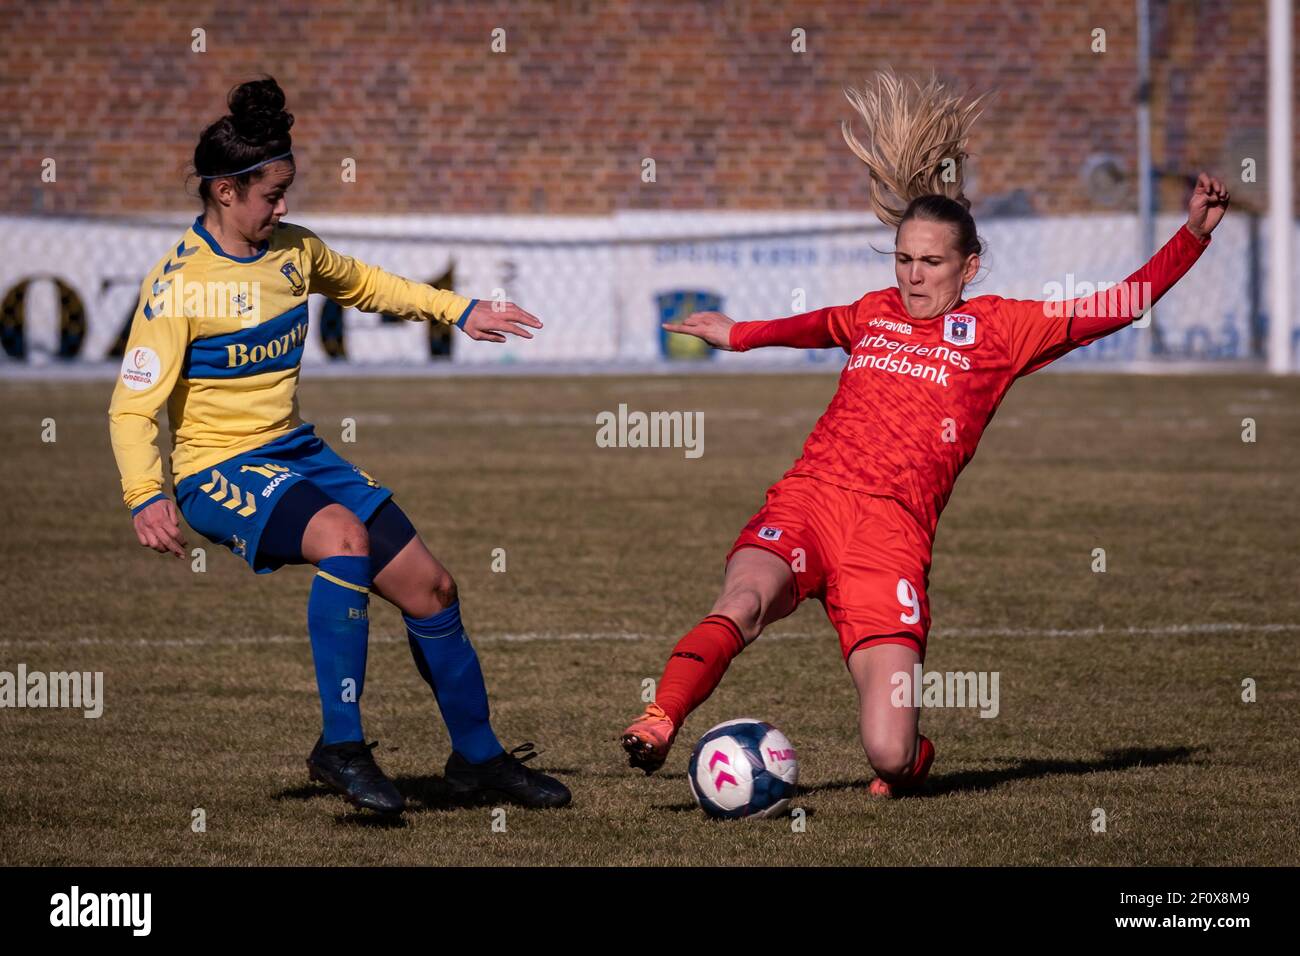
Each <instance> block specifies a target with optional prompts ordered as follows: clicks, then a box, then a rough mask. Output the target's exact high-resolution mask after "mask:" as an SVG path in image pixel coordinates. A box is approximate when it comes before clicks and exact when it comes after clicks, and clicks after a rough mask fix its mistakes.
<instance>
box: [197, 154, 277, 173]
mask: <svg viewBox="0 0 1300 956" xmlns="http://www.w3.org/2000/svg"><path fill="white" fill-rule="evenodd" d="M292 156H293V150H290V151H289V152H287V153H281V154H280V155H279V156H272V157H271V158H270V159H264V160H262V161H261V162H260V163H254V164H253V165H252V166H249V167H248V168H247V169H237V170H235V171H234V172H233V173H217V174H216V175H214V176H199V179H225V178H226V177H227V176H242V175H244V173H251V172H252V171H253V170H255V169H261V168H262V167H263V166H265V165H266V164H267V163H273V162H275V161H276V160H277V159H289V158H290V157H292Z"/></svg>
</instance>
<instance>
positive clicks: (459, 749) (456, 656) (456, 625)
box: [402, 601, 505, 763]
mask: <svg viewBox="0 0 1300 956" xmlns="http://www.w3.org/2000/svg"><path fill="white" fill-rule="evenodd" d="M402 620H404V621H405V622H406V637H407V640H408V641H409V642H410V644H411V656H412V657H414V658H415V666H416V667H417V668H419V670H420V676H421V677H423V678H424V680H425V682H426V683H427V684H428V685H429V686H430V687H432V688H433V696H434V698H435V699H436V700H437V701H438V709H439V710H441V711H442V719H443V721H444V722H445V723H446V724H447V731H448V733H450V734H451V746H452V749H453V750H455V751H456V753H458V754H460V755H461V756H462V757H464V758H465V759H466V760H468V761H469V762H470V763H483V762H484V761H486V760H491V759H492V758H493V757H495V756H497V755H498V754H500V753H502V752H503V751H504V750H505V748H504V747H502V746H501V742H500V741H499V740H497V736H496V734H494V733H493V732H492V724H491V723H490V722H489V720H488V699H487V688H486V687H485V686H484V685H483V670H482V668H480V667H479V664H478V655H477V654H475V653H474V645H473V644H471V643H470V642H469V636H468V635H467V634H466V633H465V628H464V626H463V625H462V624H461V623H460V602H459V601H457V602H456V603H454V604H452V605H451V606H450V607H447V608H444V609H443V610H441V611H439V612H438V613H437V614H433V615H430V616H429V617H426V618H424V619H423V620H417V619H416V618H413V617H407V616H406V615H405V614H403V615H402Z"/></svg>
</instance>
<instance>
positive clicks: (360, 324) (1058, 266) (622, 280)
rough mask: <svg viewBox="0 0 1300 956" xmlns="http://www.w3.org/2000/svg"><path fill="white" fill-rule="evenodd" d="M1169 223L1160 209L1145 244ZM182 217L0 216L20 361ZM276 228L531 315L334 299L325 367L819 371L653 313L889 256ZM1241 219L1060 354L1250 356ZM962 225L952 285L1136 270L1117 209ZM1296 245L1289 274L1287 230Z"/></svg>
mask: <svg viewBox="0 0 1300 956" xmlns="http://www.w3.org/2000/svg"><path fill="white" fill-rule="evenodd" d="M1182 218H1183V217H1182V216H1181V215H1173V214H1171V215H1168V216H1162V217H1160V219H1159V221H1158V224H1157V230H1156V236H1157V239H1156V242H1157V246H1159V245H1160V244H1163V242H1164V241H1165V240H1166V239H1168V238H1169V237H1170V236H1171V235H1172V234H1173V233H1174V231H1175V230H1176V229H1177V228H1178V226H1179V225H1180V223H1181V222H1182ZM191 219H192V217H189V216H181V215H177V216H161V217H153V218H151V219H149V220H130V219H111V220H90V219H71V218H48V217H45V218H43V217H30V216H13V215H6V216H0V295H6V296H9V293H10V292H12V291H13V290H14V289H15V288H16V287H18V286H20V285H21V284H23V283H24V282H26V283H27V287H26V294H25V296H24V297H23V301H22V302H21V308H18V309H15V308H14V305H13V302H14V298H13V297H12V296H9V309H8V312H7V314H6V316H5V323H6V324H5V327H4V331H5V335H6V346H7V347H11V346H13V345H14V343H15V342H16V341H18V340H17V338H16V337H15V336H16V334H17V333H16V329H17V325H16V322H17V321H18V319H17V318H16V316H19V315H20V316H21V320H22V328H21V333H22V335H21V339H22V342H23V345H24V348H25V358H24V361H25V362H27V363H29V364H40V363H41V362H48V361H49V358H50V356H52V355H54V354H56V353H57V352H58V350H59V348H60V345H61V344H62V346H63V348H64V349H65V351H66V350H67V349H68V348H69V344H68V343H69V338H68V331H69V330H68V327H67V326H68V321H67V315H66V309H65V310H64V313H63V314H61V303H60V296H59V294H58V292H57V286H56V284H55V283H54V281H53V280H54V279H59V280H62V282H63V283H65V284H66V286H67V287H68V288H70V289H71V290H72V291H73V292H74V293H75V294H76V296H77V297H78V298H79V299H80V301H81V302H82V303H83V304H84V307H85V333H84V336H83V337H82V338H81V340H80V344H79V346H77V348H76V357H77V359H78V360H80V361H86V362H97V361H105V360H108V359H110V358H111V350H112V348H113V346H114V343H115V342H117V341H118V340H119V336H120V333H121V331H122V328H123V326H124V323H125V321H126V319H127V318H128V316H129V315H130V314H131V311H132V309H133V307H134V305H135V299H136V294H137V292H138V288H139V283H140V281H141V279H142V278H143V277H144V274H145V272H146V270H148V269H149V268H150V267H151V266H152V265H153V264H154V263H155V262H156V261H157V260H158V259H159V258H160V256H162V255H163V254H165V253H166V252H167V251H168V250H169V249H171V248H173V247H174V246H175V244H176V242H177V241H178V240H179V239H180V236H181V234H182V233H183V231H184V229H185V227H186V226H187V225H188V223H189V222H190V221H191ZM294 221H296V222H301V223H303V224H305V225H308V226H309V227H310V228H312V229H313V230H314V231H316V232H317V233H318V234H320V235H321V237H322V238H323V239H324V240H325V241H326V242H327V243H329V244H330V245H331V246H333V247H334V248H335V249H337V250H338V251H340V252H343V253H346V254H348V255H352V256H355V257H356V258H358V259H361V260H363V261H366V262H369V263H372V264H374V265H377V266H380V267H382V268H384V269H387V270H389V271H391V272H395V273H397V274H400V275H404V276H406V277H408V278H411V279H415V280H418V281H433V280H435V279H437V278H439V277H441V276H443V275H444V274H446V273H448V271H450V272H451V275H452V276H453V279H454V286H455V288H456V290H457V291H458V292H460V293H461V294H463V295H469V296H476V297H480V298H485V299H490V298H492V297H493V296H494V295H503V296H504V297H506V298H509V299H510V300H512V301H515V302H517V303H519V304H520V305H521V306H522V307H524V308H526V309H527V310H528V311H530V312H533V313H534V314H536V315H538V316H540V317H541V318H542V319H543V320H544V321H545V323H546V329H545V331H544V332H543V333H542V334H540V335H539V336H538V337H537V338H536V339H535V340H533V341H530V342H523V341H511V342H510V343H509V344H507V345H504V346H502V345H492V344H487V343H477V342H472V341H470V340H469V339H468V338H466V337H464V336H463V335H460V334H459V333H457V334H455V335H453V336H452V347H451V354H450V356H448V357H441V358H439V357H435V356H434V354H433V350H432V349H431V345H430V341H429V335H428V330H427V329H426V327H425V326H424V325H423V324H422V323H406V322H386V321H383V319H382V318H381V317H379V316H374V315H366V314H363V313H359V312H356V311H355V310H346V311H344V312H343V313H342V338H343V342H344V345H345V350H346V355H347V358H346V360H345V362H344V363H338V362H332V363H331V364H334V365H338V364H347V365H358V366H363V367H367V368H374V367H376V366H380V365H433V364H435V363H443V364H445V363H448V362H450V363H451V364H452V365H454V366H472V367H475V368H480V369H482V370H485V371H486V370H490V369H491V368H495V367H501V366H518V365H520V364H521V363H527V364H529V365H532V364H547V363H559V362H564V363H585V364H587V365H590V366H599V365H604V364H608V365H610V366H618V365H620V364H629V363H636V364H643V363H653V362H670V363H673V364H679V365H682V366H686V367H693V366H700V367H707V366H708V365H715V364H716V365H720V366H721V365H727V364H729V363H732V362H736V361H745V362H750V363H754V362H761V363H781V364H793V365H795V366H797V367H817V366H822V367H827V368H833V367H837V364H838V360H839V357H838V354H837V353H831V354H827V353H800V352H796V351H794V350H785V349H773V350H765V352H764V353H762V355H761V357H760V356H757V355H747V356H744V357H741V356H736V355H729V354H714V355H713V356H712V357H710V358H707V359H705V360H703V361H701V360H698V359H693V358H692V357H691V348H690V346H691V345H692V344H693V343H692V342H691V341H690V340H685V339H681V338H680V337H678V338H677V341H676V342H672V343H669V342H668V341H667V340H666V338H665V337H664V336H663V335H662V334H661V332H660V329H659V323H660V321H662V320H663V319H664V318H666V317H672V316H673V315H676V314H682V313H684V312H688V311H690V310H692V309H698V308H718V309H720V310H721V311H724V312H726V313H727V314H728V315H730V316H732V317H733V318H735V319H738V320H747V319H766V318H776V317H779V316H784V315H790V314H792V313H795V312H799V311H806V310H809V309H815V308H818V307H821V306H824V305H833V304H841V303H847V302H851V301H853V300H855V299H857V298H858V297H860V296H861V295H862V294H863V293H864V292H866V291H869V290H872V289H879V288H885V287H887V286H890V285H893V284H895V279H894V272H893V266H892V263H891V261H890V259H889V258H888V257H887V256H885V255H882V254H881V253H879V252H876V251H875V250H877V249H879V250H888V249H889V248H890V243H891V240H892V234H891V232H890V231H889V230H886V229H884V228H883V227H881V226H880V225H879V224H878V223H876V222H875V221H874V220H873V219H868V218H867V217H865V216H864V215H862V214H861V213H843V214H835V213H809V214H799V213H741V212H737V213H710V212H697V213H636V212H626V213H618V214H615V215H612V216H601V217H563V216H553V217H552V216H546V217H542V216H537V217H523V216H480V217H470V216H365V217H353V216H337V215H333V216H324V215H322V216H313V215H304V216H301V217H295V218H294ZM1256 229H1257V230H1258V235H1259V236H1266V235H1267V231H1266V230H1267V223H1266V221H1265V220H1259V221H1258V222H1257V223H1252V220H1251V219H1250V217H1248V216H1246V215H1244V214H1231V213H1230V214H1229V216H1228V217H1227V219H1226V220H1225V221H1224V222H1223V224H1222V225H1221V226H1220V228H1219V229H1218V230H1217V231H1216V232H1215V235H1214V242H1213V244H1212V246H1211V248H1210V250H1208V251H1207V252H1206V254H1205V255H1204V256H1203V257H1202V259H1201V261H1200V262H1198V263H1197V265H1196V266H1195V267H1194V268H1193V269H1192V271H1191V273H1189V274H1188V275H1187V276H1186V277H1185V278H1184V279H1183V280H1182V282H1180V283H1179V285H1178V286H1176V287H1175V288H1174V290H1173V291H1171V292H1170V293H1169V294H1168V295H1167V296H1166V298H1165V299H1164V300H1163V301H1162V302H1161V303H1160V305H1159V306H1157V308H1156V310H1155V312H1156V323H1155V325H1156V328H1157V329H1158V332H1159V335H1158V338H1157V337H1156V336H1152V335H1151V334H1150V333H1148V332H1144V331H1142V330H1139V329H1129V330H1125V331H1123V332H1120V333H1118V334H1116V335H1114V336H1111V337H1110V338H1108V339H1105V340H1103V341H1101V342H1098V343H1096V344H1094V345H1093V346H1091V347H1090V348H1088V349H1084V350H1080V351H1078V352H1076V353H1074V354H1073V355H1071V356H1069V357H1068V358H1067V359H1065V360H1063V364H1066V365H1081V364H1085V363H1086V364H1091V365H1096V366H1098V367H1118V366H1122V365H1124V364H1126V363H1131V362H1133V361H1135V360H1145V359H1152V360H1155V361H1174V360H1176V361H1191V362H1197V363H1204V364H1206V365H1209V366H1223V365H1224V363H1230V362H1232V361H1234V360H1238V361H1239V360H1243V359H1245V360H1251V359H1255V360H1258V359H1262V358H1263V348H1264V343H1265V342H1266V341H1267V335H1266V333H1265V332H1264V329H1265V326H1266V321H1267V320H1266V318H1265V316H1264V315H1263V314H1262V312H1263V310H1264V309H1265V308H1266V303H1267V297H1266V294H1265V290H1266V288H1267V278H1268V276H1267V270H1268V262H1267V258H1266V254H1264V253H1262V252H1261V253H1256V252H1254V251H1253V250H1256V249H1259V250H1263V248H1264V244H1263V243H1260V242H1253V241H1252V230H1256ZM980 231H981V235H982V237H983V238H984V239H985V240H986V241H987V242H988V245H989V252H988V255H987V256H986V257H985V258H984V260H983V261H984V268H983V269H981V272H980V275H979V276H978V277H977V281H976V283H975V284H974V285H972V286H970V287H968V289H967V295H968V296H975V295H981V294H985V293H993V294H999V295H1006V296H1011V297H1015V298H1031V299H1043V298H1059V297H1062V296H1065V297H1069V296H1072V295H1079V294H1086V293H1087V292H1088V291H1091V286H1094V285H1095V284H1096V283H1108V282H1118V281H1120V280H1122V279H1124V278H1125V277H1126V276H1127V275H1128V274H1129V273H1130V272H1132V271H1133V270H1134V269H1135V268H1136V267H1137V266H1138V265H1140V263H1141V256H1140V255H1139V252H1138V241H1137V221H1136V218H1135V217H1133V216H1131V215H1079V216H1059V217H1039V218H1007V219H986V220H984V221H981V222H980ZM873 246H874V249H873ZM1296 249H1297V254H1298V261H1297V263H1296V264H1295V267H1296V269H1297V271H1300V241H1297V242H1296ZM1257 259H1258V261H1256V260H1257ZM29 280H30V281H29ZM323 307H324V303H323V301H322V300H321V297H320V296H313V297H312V303H311V315H312V321H313V332H312V334H311V335H310V336H309V339H308V343H307V347H306V351H305V354H304V362H305V363H307V364H320V363H325V362H329V361H330V359H329V358H328V356H327V354H326V350H325V348H324V347H323V346H322V340H321V335H320V333H321V331H322V324H323V323H322V322H321V318H322V309H323ZM324 324H325V325H326V326H328V323H324ZM1292 325H1293V327H1296V326H1297V325H1300V323H1296V322H1294V321H1293V323H1292ZM61 327H62V332H61ZM325 331H326V332H331V329H330V328H328V327H327V328H326V329H325ZM337 331H338V329H337V328H335V329H333V332H334V333H337ZM61 335H62V337H61ZM0 367H3V366H0ZM9 367H12V365H10V366H9Z"/></svg>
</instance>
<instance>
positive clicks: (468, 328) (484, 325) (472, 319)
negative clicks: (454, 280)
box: [462, 299, 542, 342]
mask: <svg viewBox="0 0 1300 956" xmlns="http://www.w3.org/2000/svg"><path fill="white" fill-rule="evenodd" d="M524 326H527V327H528V328H524ZM541 327H542V323H541V320H540V319H538V318H537V316H535V315H529V314H528V313H527V312H525V311H524V310H523V309H521V308H519V306H517V305H515V304H514V303H513V302H496V301H490V300H487V299H480V300H479V301H478V302H477V303H476V304H475V306H474V308H473V309H471V310H470V313H469V318H468V319H466V320H465V325H464V326H462V328H463V330H464V332H465V334H466V335H468V336H469V337H470V338H471V339H474V340H475V341H478V342H504V341H505V340H506V337H505V335H503V334H502V333H505V332H509V333H510V334H511V335H517V336H519V337H520V338H521V339H531V338H532V337H533V334H532V333H531V332H529V331H528V329H540V328H541Z"/></svg>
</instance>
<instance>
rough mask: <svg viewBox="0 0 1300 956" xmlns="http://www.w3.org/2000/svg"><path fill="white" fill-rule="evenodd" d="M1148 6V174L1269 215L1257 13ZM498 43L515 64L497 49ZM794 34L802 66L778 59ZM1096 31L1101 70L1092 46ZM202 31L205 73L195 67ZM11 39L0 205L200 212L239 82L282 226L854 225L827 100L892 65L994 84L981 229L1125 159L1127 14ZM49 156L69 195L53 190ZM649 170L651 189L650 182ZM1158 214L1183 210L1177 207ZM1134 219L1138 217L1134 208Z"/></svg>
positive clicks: (155, 32)
mask: <svg viewBox="0 0 1300 956" xmlns="http://www.w3.org/2000/svg"><path fill="white" fill-rule="evenodd" d="M1152 7H1153V10H1154V11H1155V15H1154V27H1155V29H1154V41H1155V42H1154V50H1153V52H1154V63H1155V76H1154V81H1155V82H1154V94H1155V140H1154V144H1155V155H1156V161H1157V163H1158V164H1161V165H1165V166H1168V167H1169V168H1171V169H1174V170H1192V169H1196V168H1200V167H1203V166H1208V167H1209V168H1211V169H1213V170H1214V171H1216V172H1218V173H1219V174H1220V175H1225V176H1232V177H1233V186H1232V188H1233V189H1234V193H1236V194H1237V195H1238V197H1239V198H1241V199H1242V200H1243V201H1245V202H1256V203H1262V202H1263V201H1264V200H1265V190H1264V188H1263V185H1261V186H1258V187H1255V188H1253V189H1251V188H1249V187H1244V186H1242V185H1241V184H1240V183H1239V182H1237V179H1238V178H1239V175H1240V172H1239V171H1240V162H1241V158H1242V157H1243V156H1247V155H1250V156H1254V158H1256V159H1257V161H1258V163H1259V176H1260V181H1261V184H1265V183H1266V181H1267V175H1268V172H1267V168H1266V162H1265V160H1266V155H1265V152H1264V132H1265V126H1266V114H1265V102H1264V96H1265V90H1266V78H1265V57H1266V46H1265V42H1266V41H1265V36H1264V32H1265V4H1264V3H1263V2H1262V0H1260V2H1252V0H1236V2H1234V0H1165V2H1161V0H1153V2H1152ZM241 8H242V9H243V10H244V13H243V14H242V15H240V16H238V17H236V16H232V15H231V11H233V10H238V9H241ZM497 27H500V28H503V29H504V30H505V31H506V43H507V52H506V53H501V54H497V53H493V52H491V49H490V40H491V33H492V30H493V29H494V28H497ZM795 27H801V28H803V29H804V30H806V31H807V46H808V52H806V53H803V54H796V53H793V52H792V51H791V30H792V29H794V28H795ZM1096 27H1101V28H1104V29H1105V30H1106V32H1107V47H1108V52H1106V53H1105V54H1100V55H1099V54H1095V53H1093V52H1091V50H1090V44H1091V31H1092V30H1093V29H1094V28H1096ZM195 28H202V29H203V30H204V31H206V42H207V52H206V53H194V52H191V49H190V47H191V31H192V30H194V29H195ZM0 36H3V37H4V38H5V39H4V51H3V54H2V56H0V118H2V119H3V122H2V123H0V209H4V210H6V211H61V212H70V211H89V212H105V213H107V212H135V211H157V210H171V209H178V208H184V207H186V206H187V205H190V204H191V203H194V202H195V200H192V199H187V198H186V195H185V191H184V190H185V182H184V167H185V165H186V164H187V162H188V161H189V160H190V158H191V157H192V153H193V148H194V143H195V141H196V139H197V137H198V134H199V132H200V130H201V129H202V128H203V127H204V126H205V125H206V124H207V123H208V122H210V121H212V120H213V119H216V118H217V117H218V116H219V115H220V114H221V113H222V112H224V109H223V107H224V97H225V94H226V92H227V90H228V89H229V88H230V87H231V86H232V85H233V84H234V83H236V82H238V81H239V80H242V79H247V78H249V77H250V76H252V75H253V74H255V73H258V72H261V71H266V72H270V73H272V74H273V75H274V76H275V77H276V78H277V79H278V80H279V82H280V84H281V85H282V86H283V87H284V88H285V90H286V92H287V94H288V97H289V109H290V110H291V111H292V112H293V113H294V114H295V116H296V117H297V122H296V125H295V127H294V139H295V155H296V157H297V159H298V165H299V172H298V178H297V181H296V183H295V186H294V190H293V192H292V193H291V194H290V201H291V208H297V209H303V208H308V209H314V210H328V211H334V212H348V211H356V212H378V213H393V212H405V211H423V212H511V213H531V212H537V213H541V212H548V213H593V212H607V211H609V210H612V209H698V208H717V209H853V208H863V207H864V206H865V197H866V190H865V186H864V184H865V176H864V169H863V167H862V166H861V164H860V163H859V162H858V160H857V159H856V158H854V157H853V155H852V154H851V153H850V152H849V151H848V149H847V148H846V147H845V145H844V143H843V141H842V139H841V138H840V132H839V123H840V121H841V120H842V119H846V118H849V117H850V116H851V110H850V109H849V107H848V105H847V103H846V102H845V100H844V98H843V96H842V94H841V89H842V87H843V86H845V85H847V84H853V83H858V82H861V81H862V80H863V79H865V78H866V77H867V76H868V75H869V74H870V73H871V71H872V70H873V69H874V68H876V67H878V66H883V65H885V64H890V65H892V66H894V67H895V68H896V69H898V70H900V71H905V72H914V73H917V74H922V73H924V72H925V71H928V70H929V69H930V68H931V67H933V68H935V69H936V70H937V71H938V72H939V75H940V76H941V78H943V79H944V80H946V81H949V82H951V83H955V84H958V85H960V86H968V87H970V88H973V89H978V90H982V89H986V88H996V90H997V95H996V98H995V99H994V100H993V102H992V103H990V105H989V107H988V109H987V111H986V113H985V115H984V117H983V118H982V119H981V121H980V125H979V126H978V128H977V131H976V134H975V137H974V141H973V152H974V154H975V158H974V160H973V161H972V164H971V167H970V170H971V175H972V180H973V181H972V184H971V188H970V190H969V191H970V192H971V195H972V198H974V199H975V200H976V201H977V206H976V212H977V213H979V212H980V211H981V208H985V209H988V208H990V206H989V202H990V201H991V200H1002V201H1003V202H1004V203H1005V202H1009V203H1010V204H1011V206H1012V208H1028V209H1032V210H1035V211H1038V212H1041V213H1059V212H1069V211H1079V210H1088V209H1092V208H1097V207H1096V206H1095V205H1093V201H1092V199H1091V198H1090V196H1089V195H1088V194H1087V192H1086V191H1085V190H1084V188H1083V184H1082V180H1081V177H1080V175H1079V173H1080V167H1081V165H1082V162H1083V160H1084V159H1085V158H1086V157H1087V156H1088V155H1090V154H1094V153H1113V154H1116V155H1118V156H1119V157H1120V158H1121V159H1122V160H1123V162H1124V163H1125V164H1126V166H1127V167H1128V168H1129V170H1130V172H1131V171H1132V169H1133V168H1134V166H1135V158H1134V152H1135V150H1134V142H1135V128H1136V127H1135V118H1134V110H1133V98H1134V70H1135V63H1136V58H1135V52H1134V46H1135V37H1136V27H1135V21H1134V4H1133V2H1132V0H1090V2H1085V3H1074V2H1064V0H1053V2H1043V3H1034V4H1025V5H1023V6H1019V5H1013V4H1007V3H1005V2H1003V0H966V2H961V0H957V2H933V3H921V2H886V0H868V2H853V0H832V2H825V3H808V2H800V3H795V2H753V3H742V2H728V3H714V2H687V0H682V2H664V0H642V2H627V0H618V2H609V3H598V2H570V3H550V2H525V3H496V2H478V3H473V2H455V3H413V2H396V3H391V2H389V3H385V2H378V0H352V2H345V0H319V2H317V0H313V2H307V0H279V2H275V3H258V4H248V5H246V6H245V5H242V4H234V3H179V2H162V3H147V4H146V3H135V2H121V0H113V2H103V3H74V2H67V0H51V2H31V0H0ZM1297 48H1298V49H1300V31H1298V40H1297ZM1297 134H1298V135H1300V124H1298V125H1297ZM1298 149H1300V147H1298ZM45 157H52V158H54V159H55V160H56V162H57V173H58V179H57V182H56V183H52V184H43V183H42V182H41V180H40V168H41V161H42V159H43V158H45ZM344 157H352V158H354V159H355V160H356V162H357V170H358V177H357V181H356V182H355V183H346V184H345V183H342V182H341V181H340V175H339V171H340V162H341V161H342V160H343V158H344ZM645 157H652V158H654V159H655V161H656V164H657V180H658V181H657V182H656V183H653V184H645V183H642V181H641V176H640V172H641V161H642V159H643V158H645ZM191 190H192V187H191ZM1017 191H1022V192H1021V193H1019V194H1017ZM1297 192H1298V193H1300V190H1297ZM1161 198H1162V203H1163V204H1164V206H1165V208H1174V207H1175V206H1176V205H1178V204H1181V202H1183V201H1184V200H1183V195H1182V187H1180V186H1179V185H1178V184H1177V183H1176V182H1171V183H1170V184H1169V185H1167V186H1166V188H1165V189H1163V190H1162V196H1161ZM1017 200H1018V206H1017ZM1122 201H1123V203H1124V205H1125V207H1131V205H1132V204H1133V202H1134V199H1133V191H1132V189H1131V188H1130V189H1129V191H1128V193H1127V194H1126V195H1125V196H1123V197H1122Z"/></svg>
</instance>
